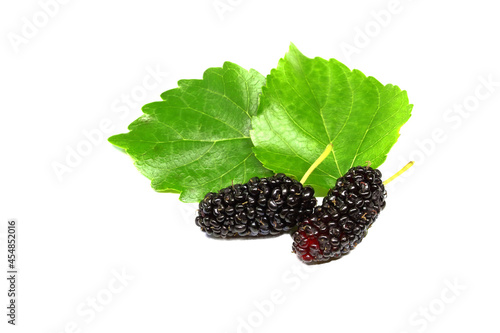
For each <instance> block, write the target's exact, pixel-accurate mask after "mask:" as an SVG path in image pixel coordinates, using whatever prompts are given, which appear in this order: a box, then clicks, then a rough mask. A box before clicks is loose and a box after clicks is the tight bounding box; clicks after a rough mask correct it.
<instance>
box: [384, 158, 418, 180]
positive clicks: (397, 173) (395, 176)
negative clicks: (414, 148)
mask: <svg viewBox="0 0 500 333" xmlns="http://www.w3.org/2000/svg"><path fill="white" fill-rule="evenodd" d="M413 164H415V162H413V161H411V162H409V163H408V164H407V165H405V166H404V167H403V169H401V170H399V171H398V172H396V173H395V174H394V175H393V176H392V177H391V178H389V179H386V180H385V181H384V185H387V184H389V183H390V182H392V181H393V180H394V179H396V178H398V177H399V176H401V174H402V173H403V172H405V171H406V170H408V169H409V168H411V167H412V165H413Z"/></svg>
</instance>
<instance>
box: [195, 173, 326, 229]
mask: <svg viewBox="0 0 500 333" xmlns="http://www.w3.org/2000/svg"><path fill="white" fill-rule="evenodd" d="M315 206H316V198H315V197H314V189H313V188H312V187H310V186H303V185H302V184H301V183H300V182H298V181H297V180H295V179H292V178H290V177H287V176H285V175H284V174H281V173H280V174H276V175H274V176H272V177H268V178H258V177H254V178H252V179H250V180H249V181H248V183H245V184H235V185H232V186H229V187H226V188H223V189H222V190H220V191H219V192H218V193H214V192H210V193H208V194H207V195H206V196H205V198H204V199H203V200H201V201H200V204H199V210H198V216H197V217H196V220H195V222H196V225H197V226H199V227H200V228H201V230H202V231H204V232H206V233H207V234H208V235H211V236H214V237H222V238H226V237H234V236H267V235H278V234H281V233H282V232H285V231H289V230H290V229H291V228H293V227H294V226H295V225H296V224H297V222H298V221H299V220H303V219H304V218H306V217H307V216H310V215H311V214H312V212H313V209H314V207H315Z"/></svg>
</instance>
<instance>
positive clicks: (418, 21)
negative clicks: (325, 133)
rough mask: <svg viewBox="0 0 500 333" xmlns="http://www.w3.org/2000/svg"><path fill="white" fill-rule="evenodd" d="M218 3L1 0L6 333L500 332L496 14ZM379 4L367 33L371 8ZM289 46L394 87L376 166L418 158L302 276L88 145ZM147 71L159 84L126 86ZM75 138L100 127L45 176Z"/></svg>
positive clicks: (492, 9)
mask: <svg viewBox="0 0 500 333" xmlns="http://www.w3.org/2000/svg"><path fill="white" fill-rule="evenodd" d="M45 2H49V1H48V0H42V3H45ZM61 2H62V0H61ZM220 3H222V4H228V5H227V6H230V10H227V11H225V12H224V13H220V12H218V11H217V10H216V8H215V7H214V4H217V2H214V1H213V0H199V1H153V0H142V1H124V0H120V1H118V0H112V1H96V0H87V1H77V0H73V1H67V3H65V4H59V5H58V8H55V7H53V6H52V7H50V8H49V9H50V10H51V11H52V16H51V17H50V18H48V20H47V21H46V22H44V17H45V18H46V17H47V16H46V15H45V14H43V9H42V7H41V5H40V3H39V2H38V1H35V0H29V1H26V0H25V1H15V2H12V1H11V2H7V1H3V2H2V4H1V5H0V22H1V32H0V35H1V42H0V47H1V61H0V73H1V74H0V85H1V86H0V91H1V98H0V110H1V115H2V116H1V120H0V145H1V146H0V147H1V154H2V158H1V166H0V168H1V174H0V181H1V183H0V200H1V210H0V221H1V223H0V226H1V230H0V231H1V233H0V236H2V237H0V242H1V244H0V246H1V254H0V258H1V265H0V266H1V267H2V271H4V270H6V259H5V257H6V250H5V248H6V246H5V230H6V221H7V219H8V218H11V217H15V218H17V219H18V221H19V237H20V240H19V252H18V254H19V266H20V279H19V286H18V287H19V298H18V302H19V309H18V311H19V313H18V326H16V327H15V328H12V327H10V325H7V324H6V320H7V317H6V316H5V313H6V309H5V306H6V304H7V296H6V293H7V285H6V280H5V279H4V278H2V280H1V281H2V283H0V288H1V290H0V304H1V308H2V309H3V310H1V316H0V318H1V324H0V327H1V331H2V332H14V331H17V332H42V333H52V332H53V333H56V332H57V333H61V332H96V333H97V332H106V333H108V332H204V333H209V332H245V333H250V332H278V331H283V332H320V331H321V332H368V331H370V332H394V333H400V332H408V333H413V332H472V331H484V332H498V330H499V329H500V324H499V323H498V320H497V316H498V313H499V310H500V306H499V301H498V300H499V299H500V290H499V283H498V281H499V280H500V273H499V271H498V255H499V251H500V242H499V241H498V237H500V223H499V222H500V221H499V215H498V212H497V207H498V203H497V201H498V199H499V187H500V181H499V175H500V173H499V172H498V170H497V168H498V165H499V164H498V162H499V158H498V155H497V154H498V143H499V134H498V132H499V129H498V124H499V121H500V116H499V106H500V98H499V97H500V85H499V82H500V71H499V69H500V68H499V67H500V65H499V59H500V47H499V43H498V41H499V38H498V33H499V32H500V20H499V19H498V6H497V4H496V3H495V2H494V1H491V0H476V1H430V0H420V1H417V0H414V1H410V0H401V1H400V2H399V6H397V8H396V10H394V8H393V6H392V5H390V3H391V2H390V1H389V0H376V1H373V0H363V1H307V2H306V1H292V0H286V1H285V0H280V1H266V0H238V1H237V0H232V1H230V0H221V1H220ZM226 9H227V8H226ZM388 10H392V13H391V14H390V17H388V16H387V15H385V16H384V15H378V16H379V20H380V22H381V23H377V22H378V21H377V20H376V19H375V16H377V15H374V14H373V13H387V12H388ZM41 13H42V14H41ZM389 13H390V12H389ZM44 15H45V16H44ZM380 16H382V19H380ZM34 17H35V18H34ZM34 21H35V23H36V24H37V25H38V26H40V27H39V28H36V31H33V29H32V31H31V34H30V31H29V28H27V27H26V26H27V25H29V24H30V23H26V22H31V23H33V22H34ZM23 29H24V31H23ZM366 30H368V33H369V36H368V37H367V38H363V37H362V35H361V33H360V31H366ZM23 33H24V36H23ZM363 34H364V33H363ZM16 38H17V39H16ZM21 38H24V39H21ZM14 39H16V40H17V41H18V42H19V40H21V41H22V42H19V43H20V44H16V43H15V42H14V43H13V42H12V40H14ZM290 42H293V43H294V44H295V45H296V46H297V47H298V48H299V49H300V50H301V51H302V52H303V53H304V54H305V55H307V56H309V57H314V56H321V57H324V58H337V59H338V60H340V61H342V62H344V63H345V64H346V65H348V66H349V67H351V68H357V69H360V70H362V71H363V72H364V73H365V74H367V75H372V76H374V77H376V78H377V79H378V80H380V81H381V82H382V83H393V84H397V85H399V86H400V87H401V88H403V89H405V90H407V91H408V95H409V98H410V101H411V102H412V103H413V104H414V105H415V106H414V109H413V115H412V118H411V119H410V121H409V122H408V123H407V124H406V125H405V126H404V127H403V129H402V132H401V134H402V135H401V137H400V139H399V141H398V143H397V144H396V146H395V147H394V148H393V150H392V151H391V153H390V154H389V157H388V159H387V162H386V163H385V164H384V165H383V166H382V167H381V171H382V172H383V174H384V176H385V177H388V176H389V175H391V174H392V173H394V172H395V171H397V170H398V169H399V168H400V167H401V166H403V165H404V164H405V163H406V162H407V161H408V160H410V159H414V160H416V162H417V163H416V166H415V167H414V168H413V170H412V172H409V173H408V174H407V175H405V177H402V178H401V179H400V180H399V181H397V182H395V183H394V184H391V185H390V186H388V192H389V197H388V204H387V208H386V209H385V210H384V212H383V213H382V214H381V216H380V218H379V219H378V221H377V223H376V224H375V225H374V227H373V228H372V229H371V230H370V233H369V236H368V237H367V238H366V239H365V240H364V241H363V243H362V244H361V245H360V246H359V247H358V248H357V249H356V250H355V251H354V252H352V253H351V254H349V255H348V256H347V257H345V258H343V259H341V260H339V261H336V262H332V263H328V264H325V265H321V266H316V267H315V269H314V271H309V272H307V271H306V269H307V267H306V266H305V265H303V264H302V263H300V262H299V261H298V259H297V258H296V257H295V256H294V255H293V254H291V239H290V236H288V235H283V236H281V237H278V238H275V239H264V240H254V241H220V240H213V239H208V238H206V237H205V236H204V234H203V233H202V232H200V231H199V230H198V229H197V228H196V226H195V225H194V221H193V220H194V210H195V208H193V205H188V204H182V203H181V202H179V201H178V199H177V196H176V195H173V194H159V193H156V192H155V191H153V190H152V189H151V188H150V186H149V181H148V180H147V179H146V178H145V177H143V176H142V175H141V174H140V173H139V172H137V170H136V169H135V168H134V166H133V164H132V162H131V160H130V159H129V158H128V157H127V156H126V155H125V154H122V153H120V152H119V151H118V150H116V149H114V148H113V147H112V146H111V145H110V144H108V143H107V142H106V141H105V140H104V139H102V140H100V141H99V135H97V134H95V133H96V131H101V130H100V129H99V126H100V124H101V122H102V121H103V120H104V121H105V122H106V121H108V122H109V123H110V124H111V126H112V130H110V131H108V132H106V133H103V136H105V137H107V136H109V135H111V134H116V133H121V132H124V131H125V130H126V126H127V125H128V123H130V122H131V121H132V120H133V119H135V118H137V117H138V116H139V115H140V114H141V112H140V106H141V105H143V104H145V103H147V102H151V101H155V100H158V99H159V94H160V93H161V92H163V91H165V90H168V89H171V88H174V87H175V86H176V81H177V80H179V79H190V78H201V75H202V73H203V71H204V70H205V69H207V68H208V67H217V66H221V65H222V63H223V62H224V61H226V60H229V61H232V62H235V63H237V64H239V65H241V66H243V67H245V68H255V69H257V70H258V71H260V72H261V73H263V74H267V73H269V71H270V70H271V68H273V67H275V66H276V64H277V62H278V59H279V58H280V57H282V56H283V55H284V54H285V53H286V52H287V50H288V46H289V43H290ZM347 45H350V46H351V47H352V48H356V52H357V53H354V54H349V52H346V51H345V49H346V47H347ZM158 69H159V70H160V71H161V72H168V74H167V75H164V74H162V75H160V76H159V78H158V81H159V83H156V84H155V87H151V85H152V84H154V83H155V81H154V80H149V81H148V82H149V83H150V84H149V88H148V89H147V91H146V90H144V89H143V88H141V86H142V84H143V80H144V79H148V75H149V74H148V71H152V70H158ZM488 78H489V80H491V81H493V82H494V84H493V85H485V84H484V83H482V82H483V81H485V80H488ZM488 89H490V90H488ZM145 91H146V92H145ZM141 92H142V93H144V92H145V94H142V95H141ZM132 94H135V100H133V98H132V103H133V104H134V105H133V106H126V105H127V104H125V99H126V98H127V96H131V95H132ZM476 94H479V97H480V98H478V97H476ZM459 108H462V109H463V110H465V111H464V112H463V113H462V115H460V114H459V113H457V111H456V110H458V109H459ZM117 110H120V112H119V113H117V112H116V111H117ZM84 132H91V133H94V134H95V136H94V141H95V143H94V144H92V146H91V151H90V152H89V154H88V155H87V156H84V157H83V158H82V159H81V160H80V161H76V162H75V161H74V162H75V163H74V164H75V165H76V166H74V167H71V168H70V169H71V172H66V173H64V174H63V175H62V177H60V178H61V179H59V178H58V176H57V175H56V173H55V172H54V169H53V166H54V164H55V163H61V164H65V163H66V161H65V160H66V158H67V156H68V149H69V150H71V149H77V147H79V145H85V143H82V142H85V141H86V140H87V139H86V137H85V134H84ZM99 133H102V132H99ZM433 133H434V138H433ZM436 133H437V134H438V135H437V136H438V137H436ZM436 139H437V140H436ZM87 148H88V147H87ZM122 271H124V272H125V273H126V275H128V276H129V277H130V278H131V279H130V280H127V281H126V282H124V283H120V282H119V281H116V280H115V277H114V276H115V275H116V274H121V273H122ZM3 274H4V273H1V276H4V275H3ZM132 277H133V278H132ZM457 284H458V287H456V286H455V287H452V288H451V289H450V285H457ZM110 286H111V289H113V291H114V293H112V292H111V291H110V290H109V288H110ZM276 295H280V297H279V298H278V299H275V298H276V297H275V296H276ZM96 298H97V301H96V302H97V303H96V305H94V306H95V308H92V306H91V303H92V300H93V299H96ZM102 303H105V304H102ZM256 304H257V305H256ZM5 328H8V330H7V329H5Z"/></svg>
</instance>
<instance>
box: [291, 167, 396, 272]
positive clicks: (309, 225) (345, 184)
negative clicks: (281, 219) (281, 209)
mask: <svg viewBox="0 0 500 333" xmlns="http://www.w3.org/2000/svg"><path fill="white" fill-rule="evenodd" d="M381 177H382V173H381V172H380V171H379V170H378V169H375V170H374V169H372V168H370V167H361V166H359V167H354V168H351V169H350V170H349V171H348V172H347V173H346V174H345V175H344V176H343V177H340V178H339V179H337V183H336V185H335V187H334V188H333V189H330V191H329V192H328V195H327V196H326V197H325V198H324V199H323V204H322V205H321V206H318V207H316V208H315V209H314V212H313V213H312V214H311V216H309V218H305V219H304V220H301V221H300V223H299V224H298V229H297V231H296V232H295V233H294V234H293V241H294V242H293V250H294V252H295V253H296V254H297V255H298V256H299V258H300V259H302V260H303V261H304V262H322V261H330V260H332V259H338V258H340V257H342V256H344V255H346V254H348V253H349V252H350V251H351V250H353V249H354V248H355V247H356V245H358V244H359V243H360V242H361V241H362V240H363V238H364V237H365V236H366V234H367V230H368V228H370V226H371V225H372V224H373V222H375V220H376V219H377V216H378V214H379V213H380V211H381V210H382V209H384V207H385V197H386V192H385V189H384V184H383V182H382V179H381Z"/></svg>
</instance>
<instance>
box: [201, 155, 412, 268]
mask: <svg viewBox="0 0 500 333" xmlns="http://www.w3.org/2000/svg"><path fill="white" fill-rule="evenodd" d="M328 153H329V149H328V148H327V150H325V152H324V153H323V154H322V156H320V158H319V159H318V161H319V163H320V162H321V160H322V159H324V157H325V156H326V155H328ZM318 161H316V162H315V163H314V164H313V165H312V166H311V168H310V169H309V170H308V171H307V172H306V174H305V175H304V178H303V179H302V181H301V182H298V181H297V180H295V179H292V178H290V177H287V176H285V175H284V174H281V173H279V174H276V175H274V176H272V177H269V178H257V177H254V178H252V179H250V180H249V181H248V183H245V184H236V185H232V186H230V187H226V188H224V189H222V190H220V191H219V192H218V193H214V192H210V193H208V194H207V195H206V196H205V198H204V199H203V200H201V202H200V205H199V210H198V216H197V217H196V225H198V226H199V227H200V228H201V230H202V231H204V232H206V233H207V234H208V235H211V236H214V237H222V238H226V237H234V236H267V235H278V234H280V233H283V232H286V231H291V232H292V238H293V246H292V248H293V252H294V253H296V254H297V256H298V257H299V259H301V260H302V261H303V262H305V263H321V262H327V261H330V260H334V259H339V258H341V257H343V256H344V255H346V254H348V253H349V252H351V251H352V250H353V249H354V248H355V247H356V246H357V245H358V244H359V243H360V242H361V241H362V240H363V238H365V236H366V234H367V232H368V229H369V228H370V227H371V226H372V224H373V223H374V222H375V220H376V219H377V217H378V215H379V214H380V212H381V211H382V210H383V209H384V208H385V198H386V196H387V193H386V191H385V184H387V183H389V182H391V181H392V180H393V179H395V178H396V177H398V176H399V175H401V174H402V173H403V172H405V171H406V170H407V169H409V168H410V167H411V166H412V165H413V162H410V163H408V164H407V165H406V166H405V167H404V168H403V169H401V170H400V171H399V172H397V173H396V174H395V175H394V176H392V177H390V178H389V179H387V180H386V181H385V182H383V181H382V173H381V172H380V171H379V170H378V169H373V168H371V167H370V166H357V167H353V168H351V169H349V171H348V172H347V173H346V174H345V175H344V176H342V177H340V178H338V179H337V182H336V184H335V187H334V188H332V189H330V190H329V191H328V194H327V196H326V197H325V198H324V199H323V202H322V204H321V205H318V206H316V198H315V197H314V189H313V188H312V187H310V186H302V182H304V181H305V179H307V177H308V175H309V174H310V173H311V172H312V170H313V169H314V168H315V167H316V166H317V165H318V164H319V163H318Z"/></svg>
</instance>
